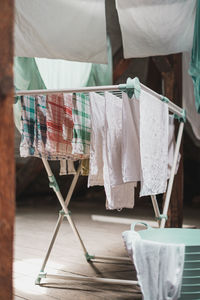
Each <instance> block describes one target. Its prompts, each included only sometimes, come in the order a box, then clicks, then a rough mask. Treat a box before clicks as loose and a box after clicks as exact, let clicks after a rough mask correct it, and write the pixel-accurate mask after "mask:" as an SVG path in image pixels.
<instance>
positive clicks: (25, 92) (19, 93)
mask: <svg viewBox="0 0 200 300" xmlns="http://www.w3.org/2000/svg"><path fill="white" fill-rule="evenodd" d="M114 90H119V86H118V85H105V86H90V87H82V88H77V89H60V90H58V89H55V90H21V91H16V92H15V95H16V96H22V95H41V94H42V95H48V94H57V93H84V92H102V91H114Z"/></svg>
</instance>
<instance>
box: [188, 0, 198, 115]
mask: <svg viewBox="0 0 200 300" xmlns="http://www.w3.org/2000/svg"><path fill="white" fill-rule="evenodd" d="M189 74H190V75H191V77H192V80H193V85H194V96H195V106H196V110H197V112H198V113H200V0H197V1H196V18H195V27H194V35H193V47H192V55H191V61H190V69H189Z"/></svg>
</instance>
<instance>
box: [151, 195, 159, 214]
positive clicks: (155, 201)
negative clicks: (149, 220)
mask: <svg viewBox="0 0 200 300" xmlns="http://www.w3.org/2000/svg"><path fill="white" fill-rule="evenodd" d="M151 201H152V204H153V209H154V212H155V216H156V218H158V217H159V216H160V209H159V207H158V202H157V199H156V196H155V195H151Z"/></svg>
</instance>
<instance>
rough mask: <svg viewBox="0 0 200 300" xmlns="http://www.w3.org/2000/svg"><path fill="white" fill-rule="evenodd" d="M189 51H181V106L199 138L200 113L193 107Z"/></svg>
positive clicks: (199, 138)
mask: <svg viewBox="0 0 200 300" xmlns="http://www.w3.org/2000/svg"><path fill="white" fill-rule="evenodd" d="M190 56H191V54H190V53H183V59H182V77H183V79H182V80H183V87H182V91H183V107H184V108H185V109H186V112H187V119H188V121H189V122H190V124H191V126H192V130H193V133H194V135H195V137H196V138H197V139H198V140H200V114H198V112H197V110H196V107H195V98H194V85H193V82H192V78H191V76H190V75H189V74H188V69H189V65H190Z"/></svg>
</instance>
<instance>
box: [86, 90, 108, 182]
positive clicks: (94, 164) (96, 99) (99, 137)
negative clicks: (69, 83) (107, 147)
mask: <svg viewBox="0 0 200 300" xmlns="http://www.w3.org/2000/svg"><path fill="white" fill-rule="evenodd" d="M89 97H90V110H91V141H90V160H89V162H90V164H89V176H88V187H90V186H94V185H104V181H103V143H104V140H103V137H104V125H105V98H104V97H103V96H101V95H99V94H97V93H92V92H91V93H89Z"/></svg>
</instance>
